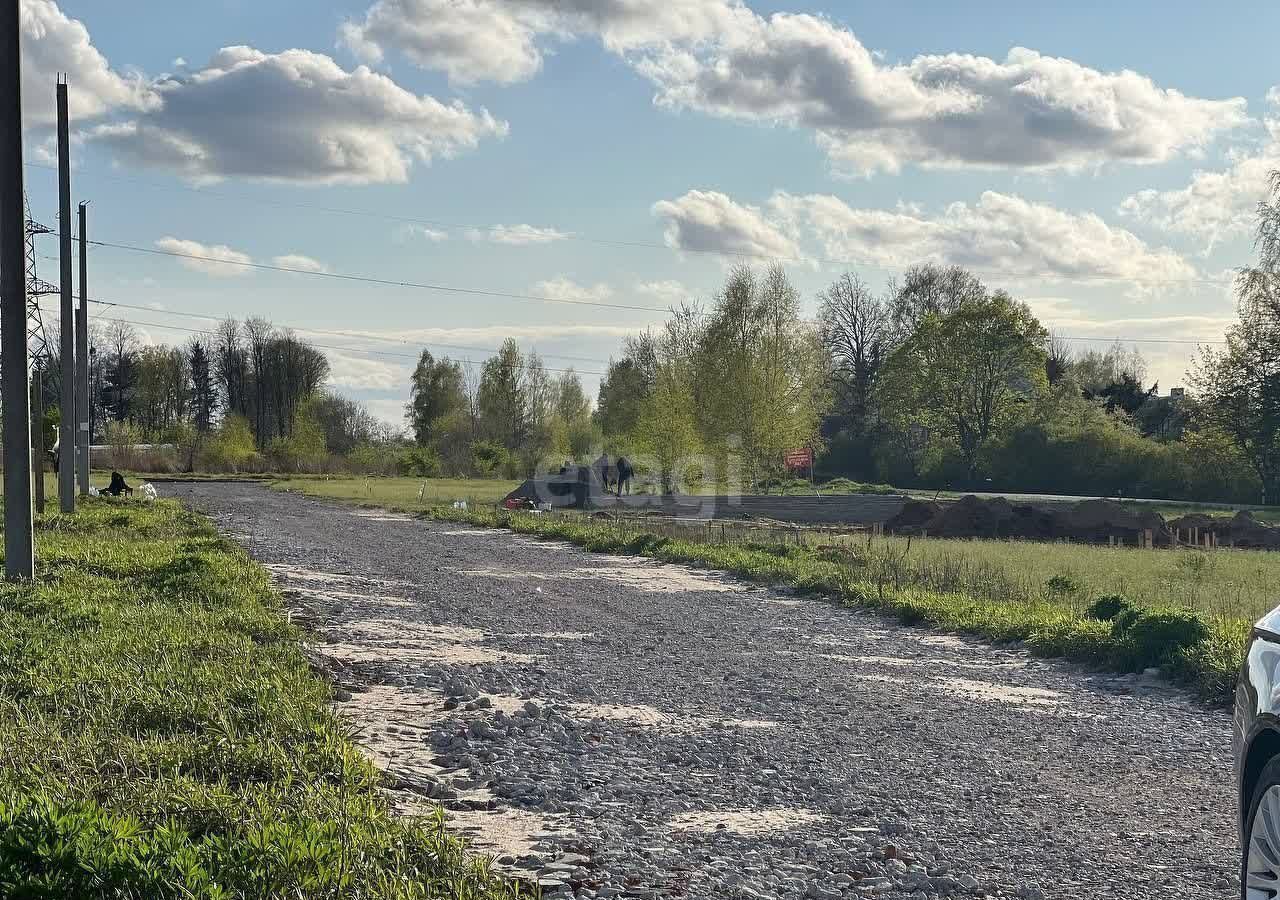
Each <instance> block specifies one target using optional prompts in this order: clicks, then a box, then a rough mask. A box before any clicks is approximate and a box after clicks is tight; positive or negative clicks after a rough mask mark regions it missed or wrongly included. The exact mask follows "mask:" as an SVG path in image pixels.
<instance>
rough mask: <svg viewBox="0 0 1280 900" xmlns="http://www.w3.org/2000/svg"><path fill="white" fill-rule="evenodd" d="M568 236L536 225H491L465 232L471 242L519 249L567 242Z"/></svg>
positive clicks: (553, 229)
mask: <svg viewBox="0 0 1280 900" xmlns="http://www.w3.org/2000/svg"><path fill="white" fill-rule="evenodd" d="M569 237H570V235H569V234H567V233H566V232H563V231H557V230H556V229H555V228H539V227H537V226H536V225H524V224H521V225H492V226H490V227H488V228H472V229H470V230H469V231H468V232H467V239H468V240H472V241H489V242H490V243H493V244H506V245H508V246H511V247H520V246H524V245H526V244H551V243H554V242H556V241H563V240H567V239H568V238H569Z"/></svg>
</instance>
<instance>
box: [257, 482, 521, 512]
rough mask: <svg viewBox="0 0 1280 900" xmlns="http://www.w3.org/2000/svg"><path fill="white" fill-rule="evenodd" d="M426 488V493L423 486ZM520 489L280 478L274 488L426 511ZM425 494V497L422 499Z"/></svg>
mask: <svg viewBox="0 0 1280 900" xmlns="http://www.w3.org/2000/svg"><path fill="white" fill-rule="evenodd" d="M424 485H425V491H424V489H423V486H424ZM518 486H519V482H516V481H502V480H498V479H483V478H475V479H469V478H298V477H292V476H286V477H278V478H276V479H275V480H274V481H273V482H272V487H274V488H276V489H277V490H282V491H294V492H297V493H300V494H307V495H309V496H312V497H327V498H329V499H331V500H346V501H349V502H355V503H363V504H366V505H371V506H393V507H395V508H397V509H402V510H409V511H422V510H426V509H431V508H432V507H435V506H439V505H440V504H442V503H449V504H451V503H453V502H454V501H455V500H465V501H467V503H469V504H471V505H473V506H475V505H492V504H495V503H497V502H498V501H499V500H501V499H502V498H503V497H505V496H506V495H507V494H509V493H511V492H512V491H513V490H515V489H516V488H517V487H518ZM420 493H421V497H420V496H419V495H420Z"/></svg>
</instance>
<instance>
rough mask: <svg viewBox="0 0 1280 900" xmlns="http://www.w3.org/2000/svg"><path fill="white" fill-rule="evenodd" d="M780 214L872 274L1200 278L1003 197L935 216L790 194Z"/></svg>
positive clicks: (1102, 225)
mask: <svg viewBox="0 0 1280 900" xmlns="http://www.w3.org/2000/svg"><path fill="white" fill-rule="evenodd" d="M770 209H771V210H772V212H773V214H774V215H775V216H776V217H778V219H779V220H780V221H784V222H787V223H790V226H791V227H793V228H804V229H806V230H807V232H808V233H810V234H812V235H813V236H814V237H815V238H816V239H817V240H818V241H820V242H821V244H822V246H823V248H824V253H825V254H826V256H828V257H832V258H835V259H840V260H851V261H854V262H857V263H862V264H870V265H882V266H904V265H913V264H916V263H921V262H938V263H946V264H956V265H961V266H965V267H968V268H971V269H975V270H978V271H979V272H980V273H987V272H995V273H997V274H1003V275H1007V276H1013V277H1028V278H1061V279H1063V280H1072V279H1089V278H1103V279H1115V280H1117V281H1126V280H1132V281H1136V282H1143V283H1148V282H1163V281H1183V280H1186V279H1189V278H1194V277H1196V274H1197V273H1196V269H1195V267H1194V266H1192V265H1191V264H1190V263H1189V262H1187V261H1186V260H1185V259H1184V258H1183V257H1181V256H1180V255H1178V254H1177V253H1175V252H1174V251H1172V250H1169V249H1167V248H1162V247H1161V248H1156V247H1151V246H1149V245H1147V244H1146V243H1145V242H1144V241H1142V240H1141V239H1140V238H1138V237H1137V236H1136V235H1134V234H1133V233H1132V232H1129V231H1126V230H1125V229H1123V228H1116V227H1114V226H1112V225H1109V224H1107V223H1106V222H1104V221H1103V220H1102V219H1101V218H1099V217H1098V216H1097V215H1095V214H1093V213H1073V212H1065V211H1063V210H1060V209H1057V208H1055V207H1052V206H1049V205H1047V204H1043V203H1033V202H1031V201H1028V200H1024V199H1022V198H1021V197H1017V196H1011V195H1008V194H1000V193H997V192H995V191H986V192H984V193H983V194H982V196H981V197H980V198H979V200H978V202H977V203H975V204H967V203H952V204H951V205H949V206H947V207H946V208H945V209H943V210H942V211H941V212H940V213H939V214H937V215H933V216H930V215H927V214H925V213H924V212H922V211H920V210H917V209H912V208H901V209H898V210H894V211H888V210H879V209H855V208H853V207H850V206H849V205H847V204H846V203H845V202H844V201H843V200H840V199H839V198H836V197H832V196H829V195H817V194H813V195H808V196H793V195H790V194H786V193H783V192H779V193H776V194H775V195H774V197H773V199H772V200H771V201H770Z"/></svg>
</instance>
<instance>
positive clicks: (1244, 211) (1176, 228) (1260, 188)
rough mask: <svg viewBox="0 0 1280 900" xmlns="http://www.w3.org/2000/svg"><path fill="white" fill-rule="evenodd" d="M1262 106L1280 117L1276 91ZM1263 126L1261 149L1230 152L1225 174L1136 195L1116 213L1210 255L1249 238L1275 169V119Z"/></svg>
mask: <svg viewBox="0 0 1280 900" xmlns="http://www.w3.org/2000/svg"><path fill="white" fill-rule="evenodd" d="M1267 100H1268V103H1269V104H1271V106H1272V108H1273V110H1275V111H1276V112H1280V90H1278V89H1276V88H1272V89H1271V91H1270V92H1269V93H1268V95H1267ZM1264 125H1265V127H1266V132H1267V137H1266V140H1265V141H1264V143H1263V144H1262V145H1261V146H1260V147H1256V148H1253V149H1239V148H1238V149H1235V150H1232V151H1231V152H1230V153H1228V158H1227V162H1228V165H1227V167H1226V168H1224V169H1222V170H1220V171H1208V170H1204V171H1197V172H1196V173H1195V174H1193V175H1192V176H1191V181H1190V182H1189V183H1188V184H1187V186H1186V187H1182V188H1176V189H1174V190H1168V191H1156V190H1150V189H1148V190H1144V191H1138V192H1137V193H1135V194H1132V195H1130V196H1129V197H1126V198H1125V199H1124V201H1123V202H1122V203H1121V204H1120V213H1121V214H1122V215H1126V216H1130V217H1132V218H1134V219H1135V220H1137V221H1139V222H1143V223H1145V224H1147V225H1153V226H1155V227H1157V228H1160V229H1162V230H1164V231H1168V232H1173V233H1177V234H1187V235H1192V236H1194V237H1198V238H1202V239H1204V240H1205V241H1206V242H1207V245H1208V249H1210V250H1211V249H1212V248H1213V247H1214V245H1216V244H1217V243H1218V242H1220V241H1222V240H1226V239H1228V238H1232V237H1238V236H1240V235H1243V234H1248V233H1249V232H1250V231H1252V230H1253V229H1254V227H1255V226H1256V225H1257V209H1258V202H1259V201H1260V200H1262V199H1263V198H1264V197H1265V196H1266V193H1267V181H1268V178H1269V177H1270V175H1271V173H1272V172H1273V171H1275V170H1276V169H1280V118H1272V117H1268V118H1267V119H1266V120H1265V121H1264Z"/></svg>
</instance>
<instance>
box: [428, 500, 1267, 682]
mask: <svg viewBox="0 0 1280 900" xmlns="http://www.w3.org/2000/svg"><path fill="white" fill-rule="evenodd" d="M429 515H431V516H433V517H435V518H438V519H444V520H449V521H465V522H467V523H470V524H473V525H484V526H490V527H503V528H510V529H512V530H514V531H516V532H519V533H524V534H533V535H537V536H540V537H545V538H552V539H557V540H566V541H570V542H572V543H575V544H578V545H580V546H583V547H585V548H587V549H588V550H592V551H596V552H604V553H632V554H641V555H646V556H651V557H653V558H656V559H660V560H663V561H665V562H676V563H684V564H688V565H694V566H698V567H702V568H709V569H716V570H722V571H727V572H731V573H733V574H736V575H739V576H742V577H745V578H748V579H750V580H752V581H756V582H760V583H763V584H775V585H789V586H792V587H795V588H798V589H800V590H803V591H808V592H814V593H818V594H821V595H823V596H826V597H830V598H833V599H835V600H837V601H839V602H842V603H845V604H848V605H850V606H860V607H870V608H874V609H879V610H882V611H885V612H887V613H890V614H892V615H896V616H897V617H899V618H900V619H901V620H902V621H904V622H907V623H912V624H915V623H919V624H925V625H930V626H933V627H936V628H940V629H945V630H949V631H956V632H964V633H969V634H974V635H978V636H981V637H983V638H986V639H988V640H992V641H997V642H1008V641H1019V642H1024V643H1025V644H1026V645H1027V646H1028V647H1029V648H1030V649H1031V650H1032V651H1033V652H1035V653H1038V654H1040V655H1043V656H1058V657H1065V658H1068V659H1073V660H1077V661H1080V662H1085V663H1088V664H1090V665H1094V666H1098V667H1104V668H1111V669H1116V670H1120V671H1140V670H1142V669H1144V668H1147V667H1149V666H1159V667H1162V668H1164V669H1165V670H1166V671H1167V672H1168V673H1169V674H1170V675H1171V676H1173V677H1175V678H1177V679H1179V680H1181V681H1183V682H1185V683H1188V684H1190V685H1192V686H1194V687H1195V688H1197V689H1198V690H1199V691H1201V692H1202V694H1203V695H1204V696H1205V697H1206V698H1209V699H1212V700H1215V701H1225V700H1226V698H1227V697H1229V695H1230V692H1231V689H1232V687H1233V685H1234V682H1235V677H1236V673H1237V671H1238V669H1239V666H1240V663H1241V659H1242V653H1243V648H1244V640H1245V637H1246V635H1247V633H1248V628H1249V622H1250V618H1249V616H1248V614H1247V613H1246V612H1245V610H1244V609H1242V608H1238V607H1230V608H1228V607H1226V606H1224V607H1223V608H1222V609H1219V610H1216V611H1215V610H1213V609H1197V608H1189V607H1190V604H1188V603H1187V602H1186V598H1187V597H1188V596H1191V595H1190V594H1189V593H1188V592H1186V591H1182V592H1176V591H1172V590H1171V591H1169V592H1168V593H1167V594H1161V593H1159V592H1151V593H1147V594H1140V593H1138V594H1137V595H1136V596H1131V597H1130V598H1129V599H1130V600H1132V601H1134V604H1135V606H1137V607H1139V608H1140V610H1141V613H1140V615H1139V616H1138V617H1137V619H1136V620H1135V619H1132V618H1131V619H1126V620H1125V621H1124V622H1123V623H1122V625H1113V624H1112V623H1109V622H1104V621H1099V620H1097V619H1095V618H1091V617H1090V616H1088V615H1086V614H1085V613H1086V609H1087V607H1088V606H1089V605H1091V604H1092V603H1093V602H1094V601H1096V600H1097V599H1098V598H1099V596H1101V595H1103V594H1109V593H1114V591H1113V590H1111V589H1110V588H1109V587H1105V585H1107V584H1108V583H1109V582H1110V581H1112V580H1113V579H1114V578H1117V577H1120V575H1121V573H1124V572H1125V569H1126V566H1127V565H1132V566H1136V567H1138V568H1139V569H1141V570H1143V571H1145V572H1146V573H1147V575H1146V580H1143V579H1142V578H1131V579H1130V580H1127V581H1125V584H1126V585H1129V586H1130V587H1131V588H1135V587H1139V586H1145V587H1146V588H1150V587H1151V585H1152V584H1154V582H1153V581H1152V579H1157V580H1158V579H1160V578H1165V577H1168V578H1169V579H1173V580H1179V579H1180V580H1181V581H1179V583H1183V582H1185V580H1186V579H1187V578H1189V577H1194V578H1201V577H1204V578H1206V579H1207V578H1208V576H1205V575H1204V572H1203V571H1200V572H1197V573H1184V572H1182V571H1181V567H1184V566H1186V564H1185V563H1181V562H1179V560H1182V559H1189V560H1200V559H1210V560H1213V562H1212V563H1211V565H1214V566H1216V565H1222V566H1224V568H1227V569H1230V570H1231V571H1236V570H1237V567H1238V571H1239V572H1241V573H1244V574H1246V575H1248V576H1249V577H1250V578H1251V579H1253V581H1252V584H1253V586H1254V589H1255V590H1256V591H1257V592H1258V593H1257V596H1256V597H1255V598H1254V601H1253V602H1255V603H1260V602H1262V601H1261V600H1260V599H1258V598H1260V597H1261V595H1262V594H1261V592H1262V591H1263V586H1264V583H1265V580H1266V579H1267V578H1268V577H1274V574H1271V575H1268V574H1266V573H1275V572H1276V571H1278V570H1280V562H1272V561H1271V558H1270V557H1269V556H1268V555H1267V554H1265V553H1258V552H1251V551H1220V552H1218V553H1216V554H1212V555H1206V554H1201V553H1199V552H1198V551H1177V552H1166V551H1153V550H1149V551H1138V550H1133V551H1126V550H1109V549H1106V548H1095V547H1080V546H1075V547H1073V546H1069V545H1061V546H1059V545H1043V544H1039V545H1037V544H1014V543H997V542H956V541H916V542H915V543H914V544H913V545H912V546H911V547H910V548H909V549H908V547H907V542H906V540H905V539H902V540H897V539H892V540H888V541H885V540H879V541H878V542H876V543H873V544H872V546H871V547H869V548H868V547H866V546H865V544H862V545H859V544H856V543H850V544H846V545H843V546H835V547H816V546H804V545H795V544H793V545H789V546H782V545H772V546H766V545H753V544H741V543H728V544H721V543H716V542H715V541H714V540H713V539H712V540H706V539H703V540H692V539H689V538H684V539H682V538H678V537H671V536H667V535H660V534H656V533H655V532H654V531H653V530H652V529H651V528H648V527H645V526H644V525H643V524H638V523H636V522H634V521H623V522H613V521H610V520H597V519H588V518H585V517H580V516H539V515H533V514H528V513H510V512H507V511H502V510H494V509H473V510H467V511H461V510H454V509H450V508H446V507H441V508H437V509H435V510H432V511H431V512H430V513H429ZM697 531H698V533H699V534H700V535H702V536H704V538H706V537H711V538H713V537H714V534H715V530H714V529H710V530H708V529H705V528H704V529H697ZM961 545H964V546H961ZM965 550H968V551H971V552H972V551H976V552H977V554H978V555H975V556H968V557H966V556H964V555H962V553H963V551H965ZM947 554H952V555H951V556H947ZM1104 554H1111V556H1110V558H1106V565H1100V563H1102V561H1103V560H1104ZM1129 554H1133V555H1129ZM1143 554H1145V556H1144V555H1143ZM984 555H985V556H984ZM1041 555H1043V557H1044V559H1043V560H1040V559H1039V557H1040V556H1041ZM1218 560H1224V561H1223V562H1221V563H1219V562H1218ZM1073 565H1074V566H1078V567H1079V569H1080V572H1078V573H1076V574H1072V573H1071V571H1070V566H1073ZM1162 565H1168V566H1174V567H1179V571H1178V572H1174V573H1163V574H1157V570H1158V569H1159V567H1160V566H1162ZM1199 565H1200V564H1199V563H1194V564H1192V565H1191V568H1196V567H1198V566H1199ZM1005 566H1007V567H1009V568H1007V569H1005V568H1004V567H1005ZM1254 566H1257V567H1260V569H1261V570H1265V571H1262V572H1260V573H1258V574H1256V575H1255V574H1253V573H1252V571H1251V569H1252V567H1254ZM1059 567H1066V568H1064V569H1062V570H1061V571H1058V569H1059ZM1024 570H1025V574H1023V575H1021V576H1013V577H1010V576H1008V575H1007V573H1008V572H1023V571H1024ZM1050 571H1053V573H1054V574H1052V575H1049V576H1048V578H1046V579H1045V581H1044V583H1043V584H1041V583H1039V581H1038V578H1039V575H1040V573H1044V572H1050ZM1085 572H1089V573H1090V575H1088V576H1085V575H1084V574H1083V573H1085ZM993 573H1005V574H1002V577H1004V578H1006V584H1004V585H1003V586H999V587H997V588H996V589H995V590H991V589H990V588H988V587H986V586H984V585H986V584H987V583H988V582H987V578H988V577H989V576H991V575H992V574H993ZM1019 578H1021V583H1022V584H1023V585H1024V586H1025V588H1026V589H1025V591H1022V592H1019V590H1018V589H1017V583H1018V582H1019ZM1089 578H1093V579H1095V580H1092V581H1091V580H1088V579H1089ZM1171 583H1172V582H1171ZM1272 583H1274V582H1272ZM1204 590H1205V591H1206V592H1208V591H1209V590H1210V589H1208V588H1205V589H1204ZM1131 593H1133V592H1132V591H1131ZM1170 623H1172V624H1170ZM1180 623H1190V631H1191V632H1192V633H1194V634H1195V635H1197V637H1196V639H1195V640H1194V641H1192V642H1190V643H1189V644H1188V645H1187V646H1176V645H1175V644H1173V643H1170V642H1169V641H1168V638H1167V636H1168V635H1169V634H1171V633H1180V629H1182V628H1183V627H1184V626H1183V625H1181V624H1180Z"/></svg>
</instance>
